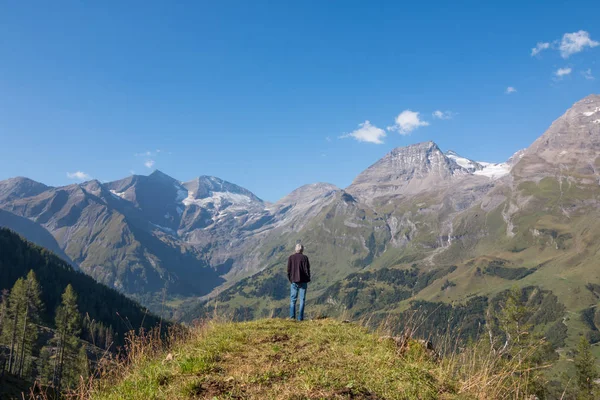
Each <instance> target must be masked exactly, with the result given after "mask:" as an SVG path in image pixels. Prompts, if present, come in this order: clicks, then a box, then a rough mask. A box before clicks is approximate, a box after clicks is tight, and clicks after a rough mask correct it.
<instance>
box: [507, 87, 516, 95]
mask: <svg viewBox="0 0 600 400" xmlns="http://www.w3.org/2000/svg"><path fill="white" fill-rule="evenodd" d="M516 91H517V89H515V88H514V87H512V86H509V87H507V88H506V90H505V91H504V93H505V94H511V93H515V92H516Z"/></svg>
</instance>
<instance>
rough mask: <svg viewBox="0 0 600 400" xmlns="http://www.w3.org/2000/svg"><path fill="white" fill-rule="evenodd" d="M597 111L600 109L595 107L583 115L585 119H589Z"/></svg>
mask: <svg viewBox="0 0 600 400" xmlns="http://www.w3.org/2000/svg"><path fill="white" fill-rule="evenodd" d="M599 111H600V107H596V108H595V109H594V110H593V111H585V112H583V115H585V116H586V117H591V116H592V115H594V114H596V113H597V112H599Z"/></svg>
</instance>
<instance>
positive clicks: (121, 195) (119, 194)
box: [110, 190, 125, 199]
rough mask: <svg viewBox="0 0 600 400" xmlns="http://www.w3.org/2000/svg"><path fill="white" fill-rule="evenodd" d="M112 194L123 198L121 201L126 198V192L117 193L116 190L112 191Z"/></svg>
mask: <svg viewBox="0 0 600 400" xmlns="http://www.w3.org/2000/svg"><path fill="white" fill-rule="evenodd" d="M110 193H112V195H113V196H115V197H117V198H121V199H124V198H125V192H117V191H116V190H111V191H110Z"/></svg>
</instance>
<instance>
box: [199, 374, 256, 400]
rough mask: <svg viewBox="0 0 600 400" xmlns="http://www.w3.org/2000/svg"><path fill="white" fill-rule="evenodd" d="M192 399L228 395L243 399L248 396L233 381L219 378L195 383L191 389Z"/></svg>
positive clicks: (232, 397)
mask: <svg viewBox="0 0 600 400" xmlns="http://www.w3.org/2000/svg"><path fill="white" fill-rule="evenodd" d="M189 396H190V398H191V399H213V398H215V397H217V398H221V396H226V397H227V398H228V399H235V400H243V399H247V398H248V396H246V395H245V393H244V392H243V391H242V390H241V389H240V388H238V387H235V385H234V384H233V382H227V381H219V380H212V379H211V380H203V381H201V382H197V383H195V384H194V385H193V386H192V387H191V388H190V390H189Z"/></svg>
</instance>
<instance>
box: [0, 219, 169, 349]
mask: <svg viewBox="0 0 600 400" xmlns="http://www.w3.org/2000/svg"><path fill="white" fill-rule="evenodd" d="M0 250H1V251H0V290H2V289H10V288H12V286H13V285H14V283H15V282H16V280H17V279H19V278H21V277H24V276H26V275H27V273H28V272H29V271H30V270H33V271H34V272H35V273H36V275H37V278H38V280H39V282H40V285H41V287H42V301H43V302H44V305H45V311H44V314H43V315H42V319H43V321H44V323H45V324H47V326H53V325H54V311H55V310H56V307H57V306H58V305H59V304H60V301H61V297H60V296H61V294H62V292H63V291H64V289H65V287H66V286H67V285H68V284H71V285H72V286H73V288H74V290H75V292H76V293H77V294H78V307H79V310H80V311H81V313H82V314H87V315H88V316H89V318H90V320H93V321H96V322H100V323H103V324H104V325H105V326H107V327H112V329H114V331H115V332H116V334H117V337H116V338H115V339H116V341H117V342H118V343H120V344H122V343H123V340H124V335H125V333H126V332H128V331H129V330H130V329H138V328H140V327H144V328H145V329H149V328H152V327H154V326H156V325H157V324H158V323H159V322H160V320H159V319H158V318H157V317H155V316H154V315H152V314H151V313H149V312H148V310H147V309H145V308H144V307H142V306H140V305H139V304H138V303H136V302H134V301H133V300H130V299H129V298H127V297H125V296H124V295H122V294H120V293H118V292H117V291H116V290H114V289H110V288H108V287H106V286H104V285H102V284H100V283H97V282H96V281H94V280H93V279H92V278H91V277H89V276H87V275H85V274H83V273H81V272H78V271H75V270H74V269H73V268H72V267H71V266H70V265H68V264H67V263H66V262H65V261H63V260H61V259H60V258H58V257H57V256H56V255H54V254H53V253H51V252H49V251H48V250H46V249H43V248H41V247H39V246H37V245H34V244H32V243H29V242H27V241H26V240H24V239H23V238H22V237H20V236H19V235H17V234H16V233H14V232H12V231H10V230H8V229H4V228H0Z"/></svg>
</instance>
